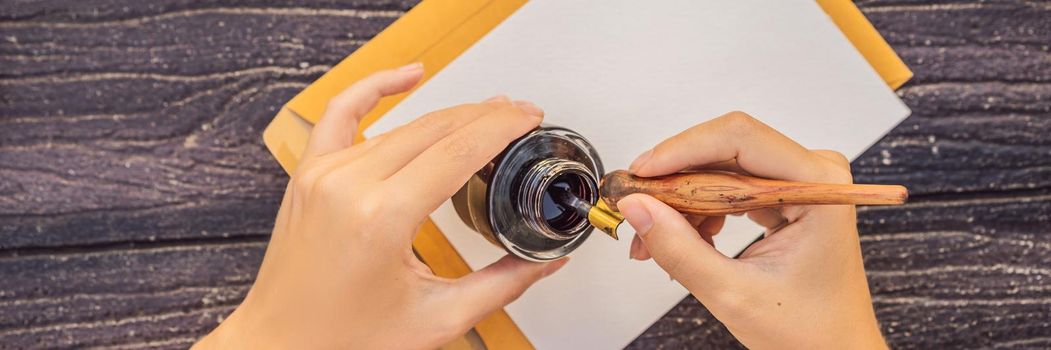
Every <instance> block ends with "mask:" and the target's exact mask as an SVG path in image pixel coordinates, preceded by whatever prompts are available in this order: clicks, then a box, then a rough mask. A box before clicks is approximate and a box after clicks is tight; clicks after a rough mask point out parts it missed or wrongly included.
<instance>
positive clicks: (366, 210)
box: [349, 193, 397, 225]
mask: <svg viewBox="0 0 1051 350" xmlns="http://www.w3.org/2000/svg"><path fill="white" fill-rule="evenodd" d="M393 198H394V196H390V195H387V196H379V195H375V194H371V193H370V194H362V195H359V196H355V199H354V202H353V204H352V205H351V206H350V209H349V211H350V212H349V215H350V217H351V219H352V220H353V222H358V223H362V224H363V225H371V224H378V225H386V224H389V222H387V220H385V218H384V216H385V214H386V213H387V212H388V208H391V207H397V205H392V204H391V203H392V202H393V201H394V199H393Z"/></svg>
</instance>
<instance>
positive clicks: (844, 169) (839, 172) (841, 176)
mask: <svg viewBox="0 0 1051 350" xmlns="http://www.w3.org/2000/svg"><path fill="white" fill-rule="evenodd" d="M814 153H815V154H817V156H818V158H819V159H821V160H823V161H824V163H825V164H827V166H825V167H824V171H825V173H824V177H825V179H827V180H828V181H830V182H832V183H852V182H854V176H853V175H852V174H851V172H850V160H848V159H847V157H846V156H844V155H843V154H842V153H839V152H836V151H830V150H817V151H814Z"/></svg>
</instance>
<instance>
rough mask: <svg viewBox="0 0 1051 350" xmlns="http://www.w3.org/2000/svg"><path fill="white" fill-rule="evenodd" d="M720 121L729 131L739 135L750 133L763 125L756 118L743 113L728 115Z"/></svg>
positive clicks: (735, 112) (733, 112)
mask: <svg viewBox="0 0 1051 350" xmlns="http://www.w3.org/2000/svg"><path fill="white" fill-rule="evenodd" d="M719 119H720V120H721V121H722V122H723V124H724V125H725V126H726V128H727V129H728V130H729V131H731V132H735V133H739V134H744V133H750V132H752V131H753V130H755V129H756V128H758V127H759V126H760V125H761V124H760V123H759V121H758V120H756V119H755V118H754V117H752V116H751V115H748V113H745V112H741V111H732V112H730V113H726V114H724V115H723V116H721V117H719Z"/></svg>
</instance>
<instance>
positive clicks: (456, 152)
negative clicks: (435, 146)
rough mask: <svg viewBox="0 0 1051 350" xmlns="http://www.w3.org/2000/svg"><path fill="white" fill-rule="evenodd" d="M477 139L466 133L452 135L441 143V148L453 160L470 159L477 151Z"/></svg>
mask: <svg viewBox="0 0 1051 350" xmlns="http://www.w3.org/2000/svg"><path fill="white" fill-rule="evenodd" d="M478 147H479V145H478V141H477V140H476V139H474V138H472V137H469V136H467V135H453V136H450V137H449V139H448V140H446V142H445V144H444V145H442V150H443V151H444V152H445V153H446V154H447V155H448V156H449V157H450V158H451V159H453V160H456V161H463V160H467V159H470V158H471V157H472V156H473V155H474V154H475V153H477V152H478Z"/></svg>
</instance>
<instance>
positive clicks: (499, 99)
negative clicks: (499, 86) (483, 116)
mask: <svg viewBox="0 0 1051 350" xmlns="http://www.w3.org/2000/svg"><path fill="white" fill-rule="evenodd" d="M509 100H510V99H508V98H507V96H506V95H496V96H493V97H490V98H487V99H485V101H482V102H507V101H509Z"/></svg>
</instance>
